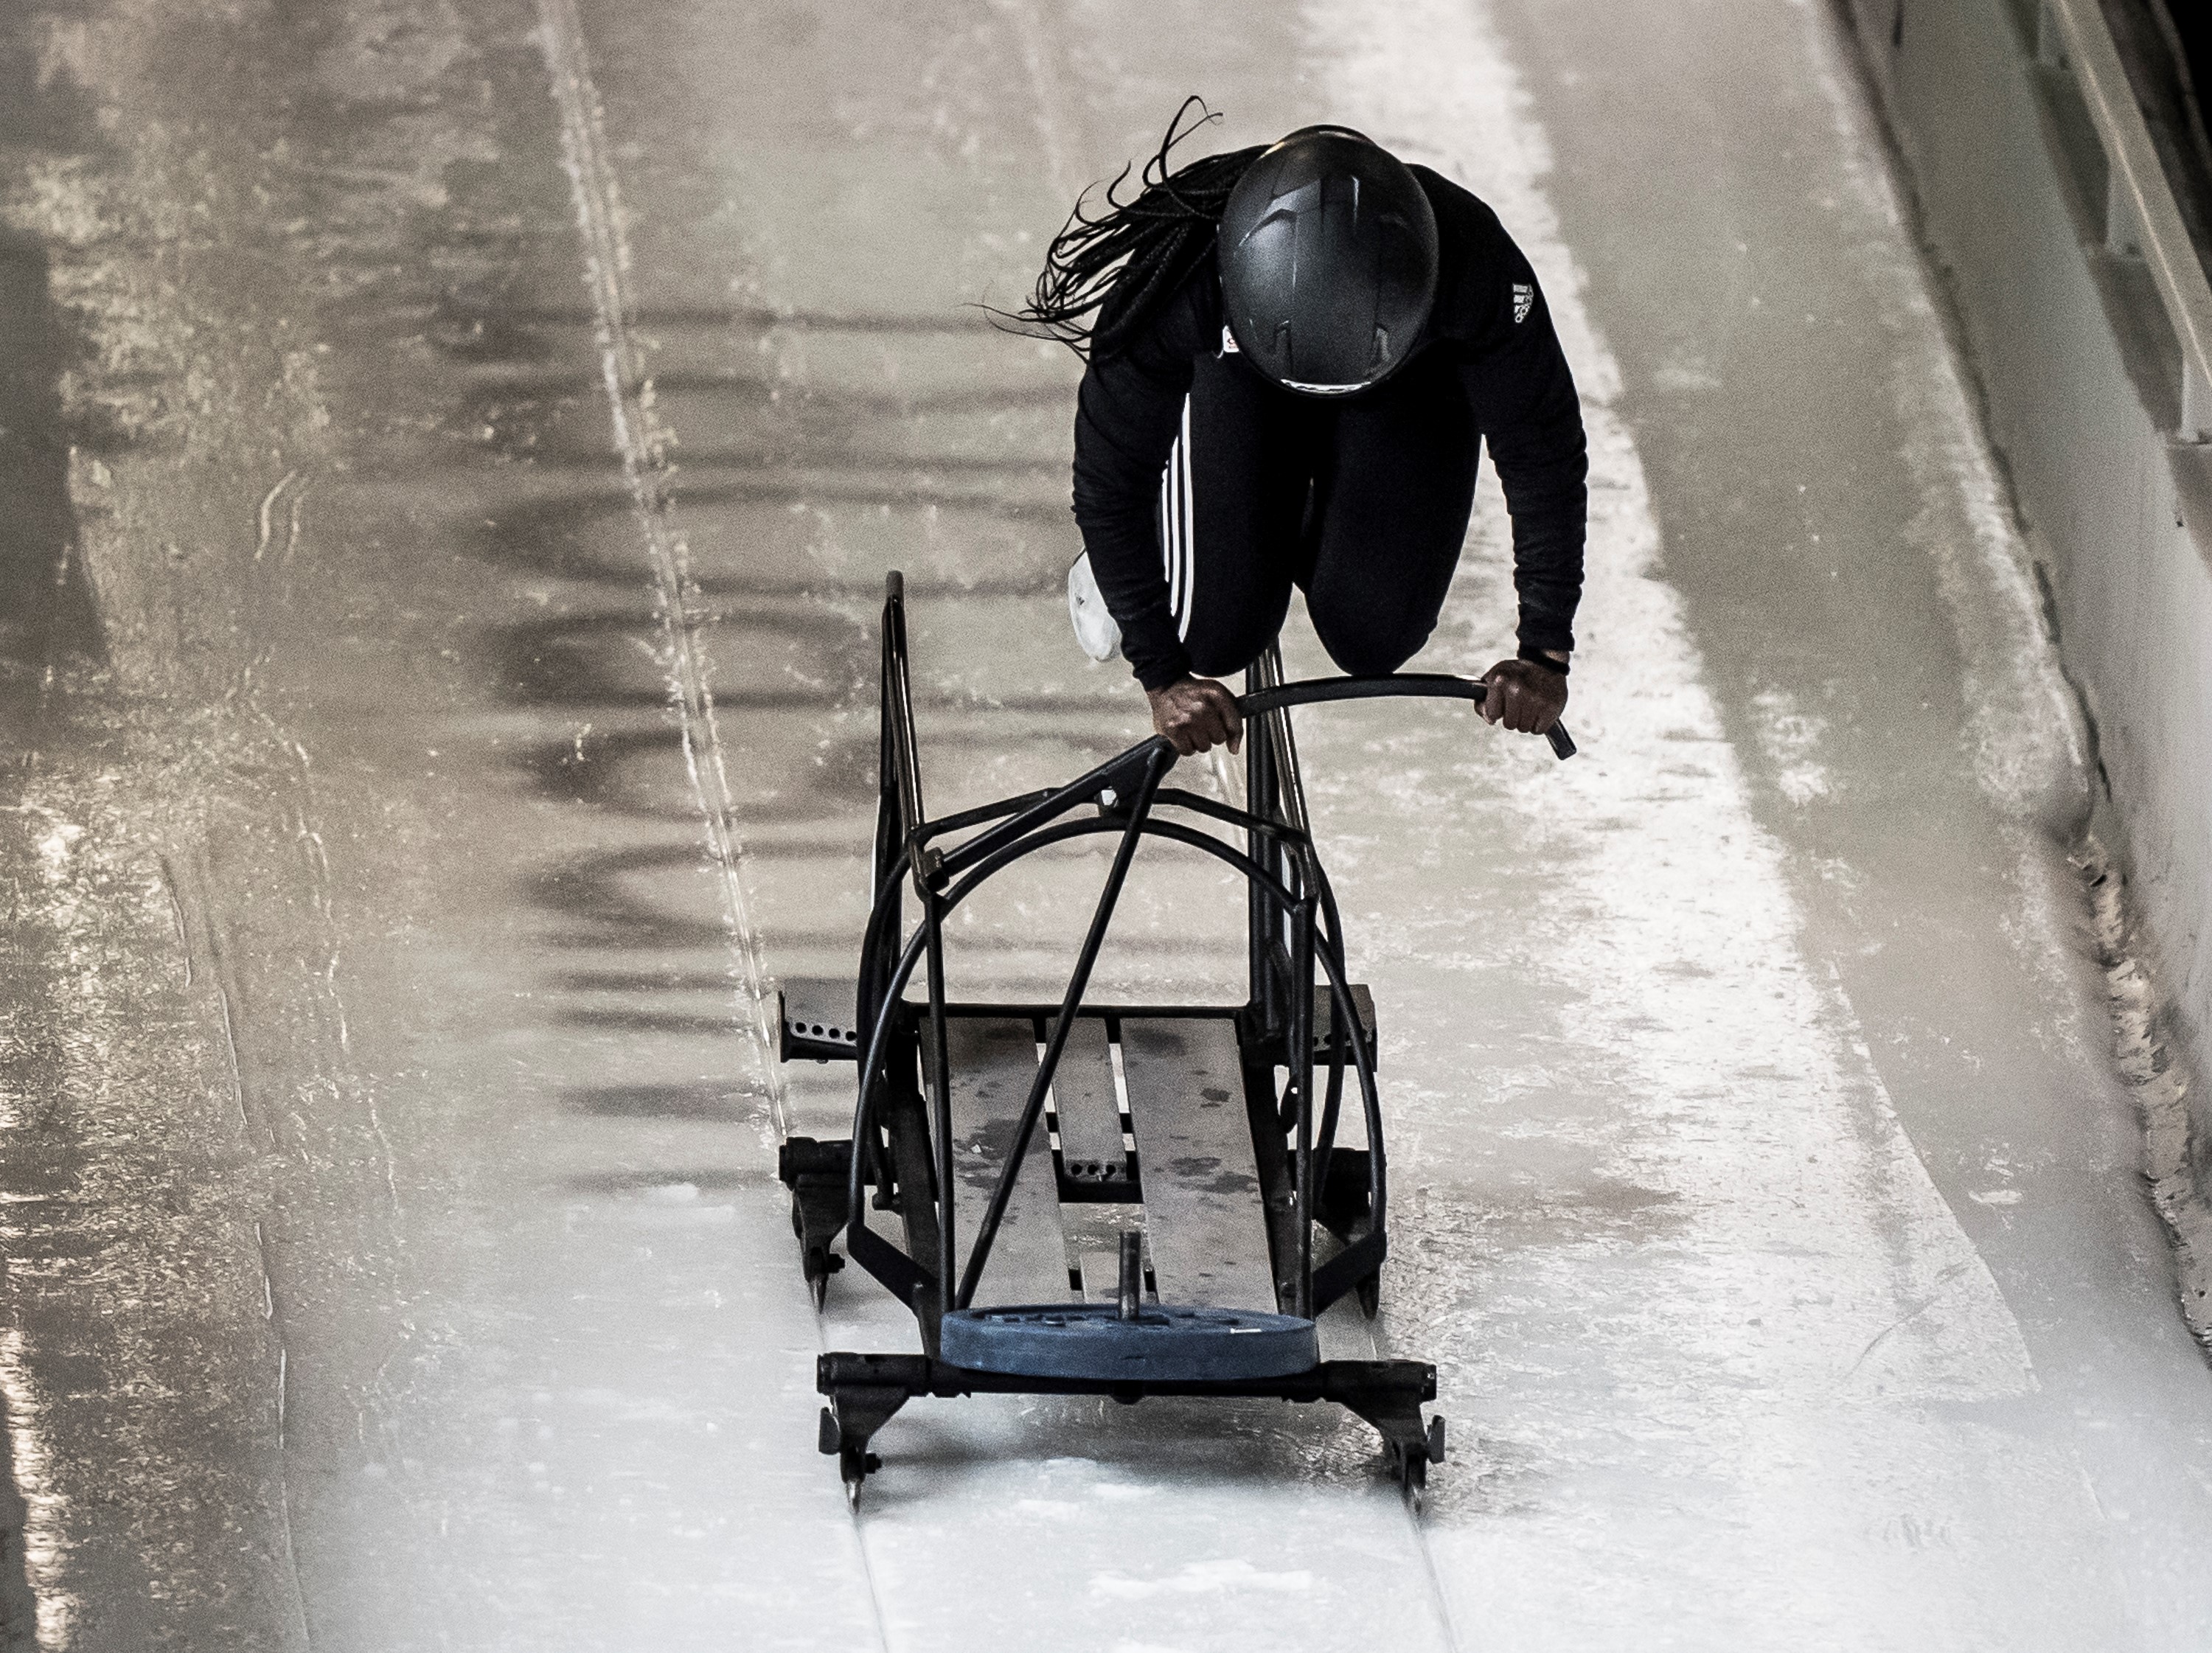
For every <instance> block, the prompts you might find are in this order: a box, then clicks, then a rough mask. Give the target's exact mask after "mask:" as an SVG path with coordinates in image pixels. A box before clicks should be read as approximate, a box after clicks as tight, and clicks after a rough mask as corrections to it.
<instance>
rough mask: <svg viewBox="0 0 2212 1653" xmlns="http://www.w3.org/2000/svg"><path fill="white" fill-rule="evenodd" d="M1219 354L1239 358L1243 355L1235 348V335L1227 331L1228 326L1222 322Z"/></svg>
mask: <svg viewBox="0 0 2212 1653" xmlns="http://www.w3.org/2000/svg"><path fill="white" fill-rule="evenodd" d="M1221 354H1222V355H1224V356H1239V355H1242V354H1243V352H1242V351H1240V350H1238V349H1237V335H1236V334H1234V333H1232V332H1231V331H1229V324H1228V323H1226V322H1224V323H1223V324H1222V325H1221Z"/></svg>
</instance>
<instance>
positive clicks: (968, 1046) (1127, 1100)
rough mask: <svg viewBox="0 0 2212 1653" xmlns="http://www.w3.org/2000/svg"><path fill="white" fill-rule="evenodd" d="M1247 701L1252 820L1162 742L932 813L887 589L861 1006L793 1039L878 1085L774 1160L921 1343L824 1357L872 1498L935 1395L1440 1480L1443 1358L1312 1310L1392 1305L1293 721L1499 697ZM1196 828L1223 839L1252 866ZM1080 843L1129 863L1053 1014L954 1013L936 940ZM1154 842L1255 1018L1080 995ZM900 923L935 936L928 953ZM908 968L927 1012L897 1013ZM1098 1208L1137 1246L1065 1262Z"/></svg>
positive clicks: (784, 1037) (819, 1276)
mask: <svg viewBox="0 0 2212 1653" xmlns="http://www.w3.org/2000/svg"><path fill="white" fill-rule="evenodd" d="M1245 687H1246V692H1245V694H1244V696H1243V699H1242V701H1241V702H1240V704H1241V705H1242V707H1243V710H1244V714H1245V716H1246V719H1247V726H1246V729H1247V736H1246V738H1247V741H1248V744H1247V747H1246V752H1247V758H1246V764H1245V775H1246V795H1245V802H1244V806H1243V808H1242V809H1238V808H1234V807H1232V806H1231V805H1226V804H1223V803H1220V802H1218V801H1217V800H1215V799H1211V798H1206V797H1202V796H1200V795H1199V794H1197V793H1192V792H1187V791H1183V790H1182V789H1180V788H1177V787H1170V786H1169V785H1167V784H1166V781H1167V778H1168V775H1169V772H1170V769H1172V768H1173V766H1174V763H1175V761H1176V754H1175V749H1174V748H1173V747H1172V746H1170V744H1168V743H1167V742H1166V741H1165V740H1164V739H1161V738H1158V737H1154V738H1152V739H1149V740H1146V741H1144V742H1142V743H1140V744H1138V745H1135V746H1133V747H1131V748H1130V749H1129V750H1128V751H1125V752H1123V753H1121V755H1120V756H1118V757H1114V758H1111V759H1109V761H1107V762H1106V763H1102V764H1100V765H1099V766H1098V767H1097V768H1096V769H1092V770H1091V772H1090V773H1089V774H1087V775H1083V776H1082V777H1081V778H1079V779H1078V780H1076V781H1071V782H1069V783H1068V784H1067V785H1066V786H1064V787H1056V788H1051V789H1048V790H1045V791H1041V792H1035V793H1027V794H1024V795H1023V796H1021V797H1018V798H1009V799H1002V800H1000V802H998V803H995V804H990V805H984V806H982V807H981V808H978V809H970V810H965V811H961V812H960V813H958V814H955V815H950V816H946V817H942V818H939V819H936V820H932V819H931V818H929V817H927V815H926V814H925V813H924V812H923V808H922V794H921V771H920V766H919V764H918V763H917V760H916V743H915V726H914V709H913V702H912V696H911V693H910V690H909V688H908V670H907V647H906V615H905V605H904V596H903V586H902V581H901V579H900V576H899V575H897V574H892V575H891V576H890V582H889V591H888V593H887V596H886V599H885V601H884V616H883V687H882V708H881V715H882V736H881V751H880V776H879V787H878V805H877V821H876V849H875V863H874V869H873V870H874V886H873V888H874V902H873V907H872V912H871V915H870V918H869V921H868V927H867V931H866V939H865V940H864V941H863V943H862V945H861V950H860V970H859V974H858V979H857V981H856V982H855V983H854V992H853V999H852V1005H851V1008H850V1009H849V1011H847V1012H843V1013H842V1014H841V1013H838V1012H835V1011H827V1012H825V1010H824V1008H823V1007H822V1006H797V1005H794V1004H793V1003H791V1002H790V1001H788V1000H787V1002H786V1003H785V1004H784V1006H782V1019H781V1043H782V1049H781V1055H782V1056H783V1058H784V1059H785V1060H800V1059H807V1060H842V1061H852V1062H854V1063H856V1064H857V1065H858V1068H859V1081H858V1085H857V1091H858V1100H857V1103H856V1104H855V1107H854V1115H853V1134H852V1136H851V1137H850V1139H848V1140H845V1141H832V1142H822V1141H816V1140H813V1139H809V1138H805V1137H794V1138H792V1139H790V1140H789V1141H787V1143H786V1144H785V1146H784V1149H783V1153H782V1158H781V1175H782V1179H783V1181H784V1182H785V1183H786V1184H787V1186H788V1187H789V1188H790V1189H791V1191H792V1225H793V1228H794V1229H795V1230H796V1231H797V1233H798V1236H799V1246H800V1251H801V1255H802V1259H803V1261H804V1266H805V1273H806V1279H807V1282H808V1285H809V1287H810V1289H811V1291H812V1292H813V1294H814V1299H815V1302H816V1304H817V1306H819V1305H820V1304H821V1303H822V1302H823V1297H824V1294H825V1293H826V1291H827V1290H828V1286H829V1276H830V1275H831V1274H832V1273H836V1272H837V1271H838V1270H839V1269H840V1268H841V1267H842V1264H843V1259H842V1258H841V1257H839V1256H838V1255H836V1253H834V1252H833V1251H832V1250H831V1249H830V1246H831V1243H832V1242H833V1241H834V1240H835V1239H836V1237H837V1235H838V1234H839V1233H840V1231H842V1233H843V1234H844V1237H845V1247H846V1252H847V1255H849V1256H850V1258H851V1259H852V1261H854V1262H855V1263H857V1264H859V1265H860V1267H861V1268H862V1269H864V1270H866V1272H867V1273H869V1274H870V1275H871V1276H872V1277H873V1278H874V1279H876V1280H877V1281H878V1282H879V1283H880V1284H882V1285H884V1286H885V1287H886V1288H887V1289H889V1290H890V1291H891V1293H892V1294H893V1295H894V1296H896V1297H897V1298H898V1299H899V1300H900V1301H901V1302H902V1303H903V1304H906V1305H907V1306H908V1308H909V1309H910V1310H912V1312H913V1314H914V1316H915V1320H916V1322H918V1323H919V1326H920V1329H921V1345H922V1349H923V1352H922V1353H921V1354H919V1355H905V1354H853V1353H832V1354H825V1355H823V1356H822V1357H821V1359H820V1363H819V1366H818V1370H817V1387H818V1388H819V1389H820V1390H821V1392H822V1394H823V1395H824V1396H825V1397H827V1399H828V1401H829V1404H828V1405H827V1406H826V1407H823V1412H822V1431H821V1442H820V1444H821V1449H822V1450H823V1452H824V1453H825V1454H828V1455H831V1456H834V1457H836V1459H837V1462H838V1468H839V1472H840V1474H842V1476H843V1479H844V1483H845V1487H846V1491H847V1493H848V1497H850V1498H853V1499H854V1501H855V1502H857V1501H858V1498H859V1496H860V1485H861V1482H862V1481H863V1480H865V1479H866V1477H867V1476H868V1475H869V1474H871V1473H872V1471H874V1470H875V1469H877V1468H879V1467H880V1463H879V1460H878V1457H877V1456H876V1455H875V1454H874V1453H873V1452H872V1450H870V1445H871V1443H872V1441H873V1439H874V1437H875V1435H876V1433H877V1431H878V1430H880V1429H881V1428H882V1427H883V1426H884V1424H886V1423H887V1422H889V1421H890V1419H891V1417H892V1416H893V1414H895V1413H896V1412H897V1411H898V1410H899V1408H900V1407H902V1406H903V1405H904V1404H905V1403H906V1402H907V1401H909V1400H912V1399H915V1398H917V1397H920V1396H924V1395H936V1396H941V1397H946V1398H950V1397H953V1396H957V1395H977V1394H1022V1395H1104V1396H1109V1397H1111V1398H1113V1399H1115V1400H1117V1401H1127V1402H1132V1403H1133V1402H1136V1401H1141V1400H1143V1399H1144V1398H1145V1397H1146V1396H1148V1395H1199V1396H1223V1397H1226V1396H1272V1397H1274V1398H1278V1399H1280V1400H1285V1401H1334V1402H1336V1403H1337V1404H1339V1405H1341V1406H1343V1407H1347V1408H1349V1409H1350V1410H1351V1411H1352V1412H1353V1413H1357V1414H1358V1416H1359V1417H1361V1418H1363V1419H1365V1420H1366V1421H1367V1422H1368V1423H1369V1424H1370V1425H1373V1426H1374V1428H1375V1429H1376V1431H1377V1432H1378V1433H1379V1434H1380V1435H1381V1436H1382V1437H1383V1448H1384V1451H1385V1454H1386V1455H1387V1458H1388V1461H1389V1466H1390V1470H1391V1473H1392V1474H1393V1475H1394V1476H1395V1478H1396V1479H1397V1480H1398V1481H1399V1483H1400V1485H1401V1486H1402V1487H1403V1488H1404V1490H1405V1492H1406V1495H1407V1498H1408V1499H1410V1500H1413V1501H1414V1502H1416V1503H1418V1501H1419V1498H1420V1496H1421V1491H1422V1488H1423V1487H1424V1486H1425V1484H1426V1482H1427V1479H1428V1468H1429V1466H1430V1465H1431V1463H1438V1462H1443V1419H1442V1418H1428V1419H1425V1418H1424V1417H1423V1415H1422V1412H1421V1408H1422V1407H1423V1405H1424V1404H1425V1403H1426V1402H1429V1401H1434V1400H1435V1399H1436V1394H1437V1373H1436V1368H1435V1367H1434V1366H1432V1365H1429V1364H1425V1363H1424V1362H1420V1361H1414V1360H1323V1359H1322V1358H1321V1352H1320V1338H1319V1334H1318V1332H1317V1330H1316V1324H1315V1322H1316V1316H1319V1315H1320V1314H1321V1313H1322V1311H1323V1310H1326V1309H1328V1307H1329V1306H1330V1305H1331V1304H1334V1303H1335V1302H1337V1301H1338V1300H1339V1299H1340V1298H1342V1297H1346V1296H1347V1295H1349V1296H1352V1297H1355V1298H1356V1300H1357V1301H1358V1304H1359V1306H1360V1307H1361V1309H1362V1310H1364V1311H1365V1312H1366V1313H1367V1314H1368V1315H1370V1316H1372V1315H1374V1314H1375V1313H1376V1309H1377V1306H1378V1304H1379V1302H1380V1293H1381V1284H1382V1268H1383V1257H1384V1255H1385V1252H1386V1249H1387V1246H1388V1231H1387V1228H1386V1222H1385V1219H1386V1213H1387V1210H1388V1196H1389V1179H1388V1177H1387V1176H1386V1174H1385V1164H1384V1156H1383V1113H1382V1105H1381V1102H1380V1100H1379V1097H1378V1095H1377V1092H1376V1082H1375V1064H1376V1038H1375V1025H1376V1024H1375V1007H1374V1001H1373V999H1372V997H1371V995H1370V994H1369V992H1368V990H1367V989H1366V988H1364V987H1363V986H1361V985H1359V984H1357V983H1355V982H1353V981H1351V980H1349V979H1348V977H1347V975H1346V967H1345V955H1344V933H1343V926H1342V923H1341V921H1340V919H1339V917H1338V914H1337V909H1336V902H1335V898H1334V895H1333V894H1332V893H1331V891H1330V889H1329V884H1328V878H1327V876H1326V874H1325V873H1324V872H1322V866H1321V862H1320V860H1319V859H1318V858H1317V856H1316V854H1315V850H1314V845H1313V840H1312V836H1311V834H1310V831H1309V830H1308V825H1307V817H1306V810H1305V800H1304V789H1303V787H1302V785H1301V782H1300V780H1299V774H1298V763H1297V747H1296V744H1295V743H1294V741H1293V739H1292V737H1291V726H1290V715H1289V714H1290V710H1291V708H1293V707H1297V706H1307V705H1314V704H1317V703H1320V702H1326V701H1342V700H1358V699H1369V698H1375V697H1379V696H1431V697H1439V698H1451V699H1460V700H1468V701H1475V702H1480V699H1481V698H1482V695H1483V686H1482V684H1480V683H1477V682H1474V681H1471V680H1469V679H1467V678H1454V677H1441V676H1417V675H1411V674H1408V675H1402V676H1397V677H1386V678H1326V679H1318V680H1315V681H1311V682H1304V683H1285V682H1283V681H1282V680H1281V667H1280V665H1279V660H1278V658H1277V656H1276V653H1275V652H1274V651H1273V649H1270V650H1269V651H1268V653H1267V654H1266V655H1265V656H1263V657H1262V658H1261V660H1260V661H1259V662H1258V663H1257V664H1256V665H1255V666H1254V667H1253V668H1252V670H1251V671H1250V672H1248V674H1247V678H1246V685H1245ZM1551 741H1552V745H1553V751H1555V752H1557V753H1558V755H1559V757H1563V758H1564V757H1569V756H1571V754H1572V753H1573V751H1574V746H1573V744H1572V742H1571V741H1570V740H1569V739H1568V738H1567V735H1566V732H1565V730H1564V729H1559V728H1555V729H1554V730H1553V732H1552V735H1551ZM1193 817H1197V818H1199V819H1203V820H1206V821H1209V822H1211V823H1213V824H1215V825H1216V826H1217V827H1226V828H1228V829H1230V831H1231V835H1234V836H1241V838H1242V845H1241V847H1239V845H1238V843H1237V842H1235V841H1234V836H1218V835H1217V834H1216V833H1213V832H1207V831H1204V830H1200V828H1199V827H1198V826H1197V825H1195V824H1194V823H1193ZM1087 836H1103V837H1107V838H1109V839H1111V840H1112V841H1113V842H1114V856H1113V860H1112V864H1111V866H1110V869H1109V872H1108V873H1107V877H1106V881H1105V885H1104V888H1103V890H1101V892H1100V894H1099V896H1098V900H1097V906H1096V908H1095V909H1094V910H1093V912H1092V914H1091V922H1090V926H1089V928H1088V930H1087V931H1086V933H1085V935H1084V938H1083V944H1082V947H1081V949H1080V951H1079V953H1078V954H1077V957H1076V960H1075V965H1074V968H1073V971H1072V972H1071V974H1070V975H1069V978H1068V981H1067V986H1066V990H1065V992H1063V993H1062V994H1061V995H1060V1000H1059V1002H1057V1003H1054V1004H971V1003H956V1002H953V1001H952V1000H951V999H950V998H949V996H948V990H947V986H946V981H945V953H944V933H945V922H946V921H947V919H948V918H949V917H950V916H951V915H952V913H954V912H955V911H956V910H957V909H958V908H959V907H960V905H961V904H962V903H963V902H965V901H967V900H968V899H969V897H970V896H973V895H974V894H975V890H977V889H978V888H979V887H980V886H981V884H983V883H985V882H986V881H987V879H989V878H992V877H993V876H994V875H995V874H997V873H999V872H1002V871H1004V870H1005V869H1006V867H1008V866H1012V864H1013V863H1014V862H1016V861H1018V860H1020V859H1021V858H1023V857H1024V856H1025V855H1028V854H1032V853H1034V852H1036V851H1037V850H1041V849H1043V848H1048V846H1051V845H1054V844H1060V843H1066V842H1069V841H1071V840H1073V839H1078V838H1082V837H1087ZM1148 840H1149V841H1152V842H1155V843H1161V842H1164V843H1171V844H1176V845H1180V846H1182V847H1183V848H1188V849H1191V850H1194V851H1197V852H1198V853H1200V854H1206V855H1211V856H1212V857H1214V858H1215V859H1216V860H1220V861H1222V862H1224V863H1225V864H1226V865H1228V866H1231V867H1233V868H1235V869H1236V870H1237V872H1241V873H1242V874H1243V877H1244V879H1245V882H1246V887H1247V892H1248V901H1247V912H1248V933H1249V958H1248V973H1249V991H1248V994H1247V997H1246V1000H1245V1002H1244V1003H1243V1004H1242V1005H1240V1006H1183V1005H1174V1006H1103V1005H1097V1004H1093V1003H1091V1001H1090V1000H1088V999H1087V997H1086V991H1087V989H1088V987H1089V985H1090V980H1091V970H1092V968H1093V966H1094V965H1095V964H1096V963H1097V957H1098V953H1099V949H1100V947H1101V945H1102V944H1103V942H1104V940H1105V939H1106V935H1107V933H1108V930H1109V927H1110V925H1111V923H1112V921H1113V916H1114V911H1115V904H1116V903H1117V902H1118V901H1119V899H1120V897H1121V890H1122V888H1123V885H1124V884H1125V883H1126V882H1127V878H1128V875H1129V870H1130V866H1131V864H1132V862H1133V860H1134V858H1135V856H1136V854H1137V852H1138V850H1139V848H1140V847H1141V846H1142V845H1144V844H1145V843H1146V842H1147V841H1148ZM909 901H911V902H914V903H915V905H916V906H917V907H918V909H919V915H920V917H919V922H918V923H917V924H916V925H915V926H914V927H913V928H912V929H911V930H910V931H909V929H908V925H907V909H908V902H909ZM917 974H919V975H921V980H922V984H923V994H922V996H921V998H920V999H919V1000H916V999H912V998H909V997H908V994H909V991H910V989H911V988H912V985H913V983H914V981H915V976H916V975H917ZM1347 1072H1349V1073H1350V1074H1351V1075H1352V1078H1353V1079H1354V1080H1355V1082H1356V1086H1357V1091H1358V1100H1357V1103H1356V1106H1357V1110H1358V1115H1357V1128H1358V1134H1359V1135H1360V1136H1361V1137H1362V1138H1363V1139H1364V1142H1363V1144H1362V1145H1361V1146H1351V1145H1348V1144H1346V1143H1344V1142H1340V1140H1339V1137H1340V1134H1344V1135H1349V1134H1351V1133H1350V1132H1346V1131H1344V1130H1342V1127H1344V1126H1345V1124H1346V1109H1345V1102H1346V1085H1345V1080H1346V1074H1347ZM1048 1109H1050V1113H1051V1121H1050V1126H1049V1127H1048V1124H1047V1110H1048ZM1091 1206H1103V1207H1108V1208H1109V1215H1110V1217H1111V1218H1112V1222H1113V1224H1114V1225H1117V1226H1118V1228H1119V1239H1118V1243H1116V1244H1115V1245H1114V1246H1113V1248H1112V1249H1106V1248H1105V1247H1103V1246H1101V1247H1099V1248H1097V1249H1093V1250H1089V1251H1085V1252H1083V1253H1082V1254H1081V1255H1079V1257H1078V1258H1076V1259H1075V1260H1074V1261H1073V1263H1071V1260H1070V1255H1069V1248H1068V1244H1067V1240H1066V1232H1065V1231H1064V1227H1063V1222H1062V1213H1063V1212H1073V1211H1075V1210H1077V1209H1078V1208H1081V1207H1091ZM872 1210H873V1211H880V1212H888V1213H890V1215H892V1216H894V1217H896V1219H897V1225H898V1234H899V1242H895V1241H894V1240H892V1239H890V1238H888V1237H885V1236H884V1235H883V1234H881V1233H878V1231H876V1230H875V1229H873V1228H872V1227H870V1226H869V1220H868V1219H869V1214H870V1212H871V1211H872ZM1093 1214H1094V1215H1097V1213H1093ZM1139 1224H1140V1225H1141V1231H1139ZM1085 1232H1092V1233H1095V1232H1097V1225H1096V1224H1092V1225H1087V1226H1086V1227H1085ZM900 1242H902V1243H900Z"/></svg>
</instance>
